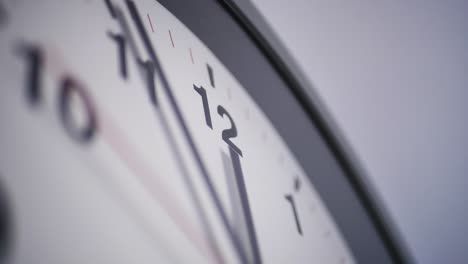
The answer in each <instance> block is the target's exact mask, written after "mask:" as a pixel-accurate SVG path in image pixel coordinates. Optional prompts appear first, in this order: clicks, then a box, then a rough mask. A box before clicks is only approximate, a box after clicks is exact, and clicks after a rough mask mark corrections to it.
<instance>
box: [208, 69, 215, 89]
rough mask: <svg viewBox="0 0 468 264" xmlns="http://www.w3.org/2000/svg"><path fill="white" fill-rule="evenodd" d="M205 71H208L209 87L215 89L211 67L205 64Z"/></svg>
mask: <svg viewBox="0 0 468 264" xmlns="http://www.w3.org/2000/svg"><path fill="white" fill-rule="evenodd" d="M206 69H207V70H208V76H209V77H210V83H211V87H213V88H216V86H215V81H214V75H213V69H212V68H211V66H210V65H209V64H208V63H207V64H206Z"/></svg>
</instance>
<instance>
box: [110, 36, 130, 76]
mask: <svg viewBox="0 0 468 264" xmlns="http://www.w3.org/2000/svg"><path fill="white" fill-rule="evenodd" d="M108 35H109V37H110V38H111V39H113V40H114V41H115V43H117V52H118V54H119V64H120V76H122V78H123V79H124V80H126V79H127V77H128V71H127V56H126V53H127V52H126V50H127V49H126V46H127V44H126V41H125V38H124V36H122V35H121V34H114V33H112V32H108Z"/></svg>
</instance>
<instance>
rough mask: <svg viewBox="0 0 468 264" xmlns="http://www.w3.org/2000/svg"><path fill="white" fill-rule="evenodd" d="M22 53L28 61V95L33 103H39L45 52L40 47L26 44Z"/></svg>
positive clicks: (21, 50)
mask: <svg viewBox="0 0 468 264" xmlns="http://www.w3.org/2000/svg"><path fill="white" fill-rule="evenodd" d="M20 53H21V55H23V56H24V57H25V59H26V62H27V73H26V97H27V98H28V101H29V103H30V104H31V105H38V104H39V103H40V101H41V87H40V86H41V75H42V71H43V54H42V52H41V50H40V49H39V48H38V47H35V46H24V47H21V48H20Z"/></svg>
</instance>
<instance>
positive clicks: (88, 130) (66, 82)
mask: <svg viewBox="0 0 468 264" xmlns="http://www.w3.org/2000/svg"><path fill="white" fill-rule="evenodd" d="M74 94H76V95H77V96H78V98H79V99H80V100H81V101H82V103H83V104H84V106H85V110H86V117H87V123H86V124H85V125H83V126H78V124H76V123H75V120H74V119H73V118H72V115H71V102H72V101H71V100H72V96H73V95H74ZM59 113H60V118H61V119H62V124H63V126H64V127H65V130H66V131H67V132H68V134H69V135H70V136H71V137H72V138H74V139H75V140H77V141H79V142H82V143H87V142H89V141H90V140H91V139H92V138H93V136H94V134H95V133H96V129H97V122H96V116H95V113H94V110H93V106H92V104H91V100H90V98H89V97H88V95H87V94H86V92H85V90H84V89H82V87H81V86H80V85H79V84H78V83H77V82H75V81H74V80H73V79H71V78H70V77H65V78H64V79H63V80H62V82H61V83H60V92H59Z"/></svg>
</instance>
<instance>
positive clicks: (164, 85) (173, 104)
mask: <svg viewBox="0 0 468 264" xmlns="http://www.w3.org/2000/svg"><path fill="white" fill-rule="evenodd" d="M125 2H126V5H127V8H128V11H129V13H130V16H131V18H132V20H133V22H134V23H135V26H136V27H137V30H138V33H139V35H140V37H141V39H142V41H143V44H144V46H145V48H146V50H147V52H148V53H149V56H150V58H151V60H152V62H153V63H154V66H155V69H156V71H157V73H158V75H159V77H160V79H161V82H162V88H163V89H164V91H165V93H166V95H167V97H168V99H169V103H170V105H171V107H172V110H173V111H174V113H175V116H176V119H177V122H178V123H179V126H180V127H181V129H182V132H183V134H184V137H185V139H186V141H187V144H188V145H189V148H190V151H191V153H192V155H193V157H194V158H195V161H196V163H197V166H198V168H199V170H200V172H201V174H202V176H203V179H204V181H205V184H206V186H207V187H208V191H209V193H210V195H211V198H212V200H213V202H214V204H215V207H216V209H217V212H218V214H219V217H220V218H221V220H222V224H223V226H224V229H225V231H226V232H227V233H228V236H229V238H230V240H231V243H232V244H233V246H234V248H235V249H236V252H237V254H238V257H239V258H240V260H241V262H242V263H248V260H247V257H246V254H245V252H244V250H243V247H242V245H241V243H240V240H239V239H238V237H237V236H236V234H235V232H234V231H233V229H232V227H231V225H230V223H229V220H228V217H227V214H226V212H225V210H224V209H223V206H222V204H221V200H220V198H219V195H218V193H217V191H216V189H215V188H214V184H213V182H212V181H211V178H210V176H209V174H208V171H207V169H206V166H205V165H204V163H203V161H202V159H201V155H200V153H199V151H198V149H197V148H196V146H195V142H194V140H193V138H192V137H191V135H190V132H189V130H188V127H187V125H186V123H185V120H184V118H183V116H182V112H181V110H180V108H179V106H178V104H177V102H176V100H175V97H174V95H173V93H172V90H171V87H170V85H169V82H168V80H167V78H166V75H165V73H164V71H163V69H162V67H161V65H160V63H159V59H158V57H157V55H156V52H155V51H154V49H153V47H152V45H151V42H150V39H149V37H148V34H147V32H146V31H145V29H144V26H143V22H142V21H141V19H140V14H139V12H138V10H137V7H136V5H135V3H134V2H133V1H131V0H126V1H125Z"/></svg>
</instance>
